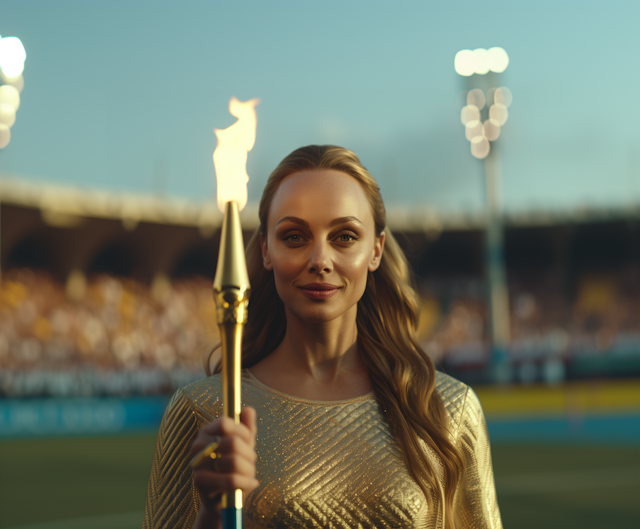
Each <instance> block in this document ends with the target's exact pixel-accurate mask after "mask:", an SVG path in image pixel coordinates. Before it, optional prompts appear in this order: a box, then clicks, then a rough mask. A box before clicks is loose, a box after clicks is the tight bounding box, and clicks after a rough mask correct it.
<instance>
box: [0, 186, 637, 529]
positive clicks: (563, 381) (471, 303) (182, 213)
mask: <svg viewBox="0 0 640 529" xmlns="http://www.w3.org/2000/svg"><path fill="white" fill-rule="evenodd" d="M0 197H2V198H1V200H2V202H1V204H0V207H1V212H2V216H1V222H2V275H3V279H2V284H1V285H2V286H1V288H0V302H1V305H0V312H1V314H2V319H1V321H2V324H1V325H2V328H1V331H2V334H1V335H0V340H1V341H0V366H1V367H2V370H1V371H0V411H1V412H2V413H0V427H1V428H0V431H1V432H2V436H3V437H4V443H5V445H6V444H7V443H17V444H16V445H15V448H17V449H18V450H19V451H25V452H21V453H23V454H24V455H23V457H27V455H26V454H27V452H26V451H28V450H29V446H30V445H34V446H39V445H38V444H37V443H38V441H37V439H38V438H45V439H50V440H48V441H46V446H51V447H55V448H52V449H55V451H56V453H57V452H59V451H62V452H66V451H68V450H71V452H70V453H69V456H68V457H72V456H71V454H72V453H73V454H74V457H75V455H76V454H77V452H76V451H78V450H79V451H80V453H84V452H83V451H84V450H88V452H87V453H86V454H85V455H82V456H81V460H82V461H84V463H82V464H87V465H89V466H91V465H93V463H90V460H91V455H90V454H91V450H90V449H89V448H88V447H89V444H91V445H93V444H95V448H93V450H100V451H101V452H104V453H107V454H109V453H111V451H112V450H113V451H114V452H113V454H114V455H113V456H108V457H113V458H116V459H114V461H113V462H114V464H115V465H116V467H118V465H122V464H124V461H121V460H117V457H116V454H117V453H119V452H120V451H124V452H126V453H128V454H130V457H131V460H130V461H129V463H128V464H127V467H126V468H127V471H126V475H129V474H130V475H131V479H133V480H134V482H136V483H138V485H139V487H138V489H137V490H136V491H135V494H134V493H133V491H131V494H132V496H131V498H138V501H142V500H143V498H144V488H143V485H144V483H145V482H146V476H147V474H146V473H147V472H148V456H149V454H150V452H149V451H150V450H151V447H152V446H153V438H154V435H153V433H149V434H147V433H145V432H149V431H150V432H153V430H154V429H155V428H157V425H158V423H159V420H160V418H161V416H162V413H163V410H164V405H165V404H166V399H167V398H168V396H169V395H170V394H171V393H172V392H173V391H175V390H176V389H177V388H179V387H181V386H183V385H185V384H186V383H188V382H190V381H193V380H196V379H198V378H201V377H202V376H203V368H202V361H203V357H204V355H205V354H206V353H207V352H208V351H209V350H210V348H211V347H212V346H213V345H214V344H215V343H216V342H217V340H218V331H217V326H216V325H215V305H214V303H213V298H212V291H211V281H212V279H213V273H214V270H215V265H216V261H217V253H218V246H219V239H220V223H221V215H220V214H219V213H218V212H217V209H214V208H213V207H212V204H211V203H206V202H203V203H189V202H187V201H178V200H170V199H162V198H158V197H152V196H151V197H148V196H147V197H145V196H135V195H115V194H108V193H104V192H97V191H84V190H81V189H77V188H69V187H60V186H55V185H51V184H44V183H42V184H33V183H28V182H25V181H20V180H18V179H15V178H10V177H9V178H7V176H6V175H5V176H4V177H3V179H2V180H1V181H0ZM256 211H257V208H256V206H255V205H253V206H251V205H249V206H248V207H247V208H246V209H245V210H244V211H243V217H242V221H243V227H244V228H245V229H246V232H245V239H246V238H247V237H248V236H249V235H250V234H251V232H252V230H253V229H255V227H256V225H257V214H256ZM639 221H640V208H629V209H628V210H623V209H615V210H594V211H565V212H557V211H556V212H548V211H537V212H527V213H521V214H520V215H518V216H511V217H507V218H506V219H505V224H506V230H505V231H506V237H505V240H506V244H505V258H506V267H507V278H508V285H509V298H510V308H511V309H510V312H511V314H510V319H511V335H512V341H511V343H510V346H509V351H508V365H509V367H510V370H509V372H510V377H511V378H510V380H508V381H507V382H508V383H507V384H505V383H504V381H503V384H501V385H499V386H494V385H492V384H491V382H492V380H491V377H490V374H489V371H488V369H487V368H488V365H489V363H490V356H491V354H490V353H491V345H490V331H489V329H488V327H489V322H488V312H489V311H488V307H487V305H486V301H485V300H486V292H485V290H484V289H485V286H484V285H485V282H484V273H485V272H484V259H483V240H484V233H483V230H484V224H483V219H482V218H478V217H455V216H449V217H442V216H435V215H432V214H429V212H428V211H424V210H419V209H416V210H415V211H407V210H406V209H396V210H394V209H393V208H390V211H389V226H390V227H391V229H392V230H393V231H394V233H395V234H396V236H397V238H398V240H399V241H400V242H401V244H402V245H403V247H404V250H405V252H406V254H407V255H408V257H409V259H410V261H411V265H412V267H413V270H414V273H415V281H416V284H417V286H418V288H419V292H420V295H421V299H422V301H421V322H420V329H419V332H420V339H421V341H422V345H423V346H424V347H425V349H426V350H427V351H428V352H429V353H430V354H431V355H432V356H433V358H434V360H435V361H436V362H437V364H438V365H440V366H441V369H443V370H444V371H445V372H447V373H451V374H454V375H455V376H456V377H458V378H460V379H462V380H465V381H467V382H469V383H471V384H472V385H473V387H474V388H475V389H476V391H477V393H478V394H479V396H480V398H481V401H482V403H483V406H484V408H485V413H486V414H487V418H488V420H489V428H490V432H491V435H492V439H493V441H494V443H499V446H500V449H499V450H498V451H497V452H496V454H495V455H494V457H496V461H495V463H494V464H495V465H496V473H497V476H498V477H497V478H496V479H497V483H498V491H499V494H501V495H504V499H502V500H501V506H502V510H503V516H504V518H505V519H506V520H509V519H510V517H511V518H512V519H514V520H519V521H520V523H519V525H518V527H535V526H537V524H539V523H543V518H544V517H542V518H540V517H538V518H536V517H534V518H532V519H531V520H530V525H527V524H525V523H523V522H522V520H521V512H522V508H523V507H522V502H523V501H525V498H526V497H527V496H529V495H532V494H533V495H540V494H547V493H548V490H547V489H546V485H545V486H544V487H543V486H542V484H540V485H536V483H537V482H536V471H537V470H538V468H537V467H536V466H535V465H533V466H527V465H525V468H518V467H519V466H521V465H522V463H519V462H518V454H519V453H520V452H521V450H522V443H524V446H528V448H527V449H528V450H533V452H534V454H535V456H532V457H533V459H532V461H534V460H535V457H538V458H540V460H545V461H548V464H549V465H550V468H554V469H555V468H563V469H564V470H563V471H561V472H557V474H558V479H559V480H560V481H559V483H565V485H566V487H565V489H566V490H565V489H563V486H561V485H559V486H558V491H557V493H558V494H560V496H562V495H564V496H567V497H572V496H571V495H572V494H573V495H575V494H578V492H576V491H575V490H578V489H579V490H580V491H581V492H580V493H581V494H587V496H588V495H589V494H594V493H595V490H596V489H597V490H600V487H599V486H598V487H596V486H595V485H594V481H593V480H599V482H601V484H602V482H604V483H605V485H604V486H605V487H608V486H611V485H612V484H614V483H619V482H620V480H622V483H628V484H629V485H632V486H631V488H629V489H627V490H629V491H630V492H629V494H631V495H632V496H633V495H634V493H633V492H632V491H633V490H634V489H633V487H634V486H636V484H637V468H638V467H637V466H634V465H637V464H638V462H637V461H638V459H637V449H636V448H635V445H636V443H637V442H638V440H639V439H640V428H639V426H640V425H639V422H638V421H639V416H638V409H640V389H639V387H640V385H639V384H638V377H640V320H639V319H638V318H637V314H638V312H639V311H640V232H639V231H638V228H639ZM114 434H117V435H118V437H116V438H114V437H112V436H113V435H114ZM87 435H90V436H91V438H92V439H95V440H94V441H92V442H91V443H89V444H87V442H86V441H83V439H86V437H85V436H87ZM104 435H107V436H109V437H103V436H104ZM123 435H124V437H122V436H123ZM52 436H53V437H52ZM69 436H71V437H69ZM96 436H97V437H96ZM12 439H13V441H12ZM22 440H25V441H22ZM532 442H535V443H536V444H535V445H531V446H529V445H527V443H529V444H530V443H532ZM514 443H515V444H514ZM612 443H613V446H615V448H612V449H604V448H601V447H600V446H601V445H602V444H604V445H605V446H607V445H611V444H612ZM118 447H120V448H118ZM145 450H146V451H147V453H146V454H145V457H143V458H142V459H143V461H144V464H140V462H139V459H136V456H135V454H138V455H139V454H140V453H142V452H144V451H145ZM550 451H551V453H553V456H551V458H550V459H549V457H550V455H549V454H550ZM45 453H46V451H45ZM603 454H605V455H604V459H603V458H602V455H603ZM585 457H597V458H598V461H599V463H598V465H600V463H602V466H604V470H603V471H602V472H604V474H602V472H599V471H598V470H597V469H596V470H595V471H592V472H589V471H584V470H580V468H581V461H582V460H583V458H585ZM87 458H88V459H87ZM19 459H21V458H19ZM63 461H64V459H63ZM133 461H135V462H136V463H135V464H133ZM629 461H636V462H635V463H633V464H632V466H631V467H629V466H628V464H629ZM5 463H6V465H8V470H9V472H10V473H11V475H12V476H15V478H16V479H24V478H19V475H18V474H17V472H18V470H19V467H14V466H13V465H12V464H10V462H5ZM56 465H62V461H58V462H57V463H56ZM514 465H515V466H516V468H518V472H519V473H520V474H522V473H524V474H525V476H526V477H525V478H523V477H522V476H513V477H509V474H510V473H511V469H512V467H513V466H514ZM73 469H76V470H73ZM612 469H613V470H612ZM501 470H502V471H504V472H505V473H506V474H507V476H506V477H505V478H504V479H502V480H501V479H500V478H501V474H500V472H501ZM57 471H59V472H62V469H58V470H57ZM57 471H56V472H57ZM68 471H69V470H68V469H66V470H65V472H68ZM96 471H97V472H99V474H100V475H101V476H102V475H103V474H104V473H103V470H96ZM73 472H80V467H79V466H77V465H74V466H73V467H72V473H73ZM111 474H113V477H112V478H110V479H114V480H115V479H117V478H116V476H115V474H114V472H113V469H112V471H111V472H110V475H111ZM601 474H602V475H601ZM602 480H604V481H602ZM72 482H73V479H71V477H70V479H69V483H72ZM577 482H580V485H579V486H578V489H576V483H577ZM590 482H591V483H592V485H591V486H589V483H590ZM607 483H608V485H607ZM69 486H71V485H69ZM106 486H108V485H105V487H106ZM536 487H537V488H536ZM583 488H584V490H582V489H583ZM574 489H575V490H574ZM105 490H106V489H105ZM616 490H617V489H615V488H613V489H611V491H612V492H611V493H612V494H614V491H616ZM518 491H519V492H518ZM69 494H72V492H71V491H69ZM73 494H81V491H75V492H73ZM598 494H599V496H598V497H602V491H601V490H600V492H599V493H598ZM615 494H616V495H617V494H618V493H617V492H615ZM108 496H110V494H108ZM536 497H539V496H536ZM542 498H546V496H543V497H542ZM549 500H550V501H551V496H549ZM127 501H128V503H127V502H125V503H127V504H128V505H130V507H129V509H124V508H123V507H122V498H120V499H119V500H116V497H114V499H113V502H112V503H113V507H112V511H111V512H114V513H116V514H113V515H107V516H106V517H105V516H99V517H97V518H95V517H92V516H91V515H92V514H93V513H95V512H102V511H101V510H100V509H98V510H97V511H96V507H92V506H93V502H91V501H88V502H87V503H86V509H85V511H83V512H81V513H77V514H76V516H77V515H81V514H85V515H87V516H88V517H86V518H83V517H80V518H79V519H78V521H77V523H78V524H88V525H86V526H87V527H89V526H91V527H102V525H99V524H101V523H106V524H107V525H108V524H114V526H121V527H129V526H132V527H133V526H135V525H136V524H137V523H139V519H140V516H141V511H140V505H141V504H140V503H135V502H134V501H132V500H131V499H130V500H127ZM617 501H622V500H620V497H618V500H617ZM51 509H53V512H59V514H58V515H57V518H62V519H64V518H66V517H70V516H69V513H68V510H65V508H64V506H62V505H58V506H57V507H55V506H52V507H51ZM56 509H58V511H56ZM123 511H124V512H125V514H121V513H122V512H123ZM128 511H131V512H128ZM10 512H14V514H12V515H8V516H7V517H6V522H4V523H5V526H6V527H13V526H17V525H16V524H17V523H18V522H19V521H21V520H22V519H21V517H20V516H21V515H19V512H20V511H19V510H18V511H12V510H10ZM602 512H604V513H606V512H607V510H606V508H603V511H602ZM625 512H627V511H625V510H624V509H622V510H621V511H619V513H618V514H619V517H620V520H621V522H624V521H625V520H628V519H629V518H628V517H629V516H630V514H625ZM49 516H51V515H50V514H47V516H46V517H44V516H43V517H36V518H34V519H33V520H34V521H38V520H46V519H49ZM572 516H576V513H575V512H574V513H573V514H572ZM603 516H604V515H603ZM609 517H610V513H609V514H606V518H607V519H609ZM55 518H56V517H54V519H55ZM596 520H600V521H601V518H596ZM593 521H594V519H593V517H590V519H589V520H586V519H585V520H584V525H583V526H584V527H589V525H588V524H589V523H593ZM600 521H598V522H597V523H600ZM64 523H65V524H69V523H75V522H69V520H66V521H65V522H64ZM7 524H8V525H7ZM96 524H97V525H96ZM67 526H68V527H76V525H67ZM80 526H81V525H77V527H80ZM105 526H106V525H105ZM593 526H594V527H595V525H593ZM29 527H31V526H29ZM33 527H40V526H38V525H34V526H33ZM42 527H45V525H42ZM46 527H57V526H55V525H46Z"/></svg>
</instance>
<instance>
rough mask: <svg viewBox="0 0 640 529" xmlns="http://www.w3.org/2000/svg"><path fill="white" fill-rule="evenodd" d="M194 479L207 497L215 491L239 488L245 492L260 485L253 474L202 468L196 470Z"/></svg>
mask: <svg viewBox="0 0 640 529" xmlns="http://www.w3.org/2000/svg"><path fill="white" fill-rule="evenodd" d="M194 481H195V484H196V486H197V487H198V489H200V491H201V493H203V492H205V491H206V496H207V497H211V495H212V494H215V493H216V492H226V491H229V490H235V489H240V490H242V491H243V492H244V493H245V494H246V493H249V492H251V491H252V490H254V489H256V488H258V486H259V485H260V482H259V481H258V480H257V479H256V478H254V477H253V476H246V475H244V474H238V473H231V474H223V473H222V472H214V471H212V470H208V469H204V468H198V469H197V470H196V472H195V475H194Z"/></svg>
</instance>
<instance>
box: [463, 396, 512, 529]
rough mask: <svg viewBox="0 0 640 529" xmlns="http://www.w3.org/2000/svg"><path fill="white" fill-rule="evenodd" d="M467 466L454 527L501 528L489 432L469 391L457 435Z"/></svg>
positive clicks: (470, 528) (477, 402) (468, 528)
mask: <svg viewBox="0 0 640 529" xmlns="http://www.w3.org/2000/svg"><path fill="white" fill-rule="evenodd" d="M457 444H458V448H459V449H460V450H461V451H462V454H463V457H464V459H465V463H466V471H465V475H464V478H463V482H462V483H461V486H460V487H459V489H458V491H457V493H456V497H455V510H456V518H457V526H459V527H464V528H465V529H502V521H501V519H500V510H499V508H498V500H497V497H496V487H495V483H494V479H493V467H492V464H491V447H490V445H489V433H488V431H487V424H486V422H485V419H484V413H483V412H482V407H481V405H480V401H479V400H478V397H477V395H476V394H475V392H474V391H473V390H472V389H471V388H468V389H467V392H466V395H465V400H464V405H463V407H462V413H461V416H460V425H459V428H458V436H457Z"/></svg>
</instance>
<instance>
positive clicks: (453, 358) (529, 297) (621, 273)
mask: <svg viewBox="0 0 640 529" xmlns="http://www.w3.org/2000/svg"><path fill="white" fill-rule="evenodd" d="M514 275H515V274H514ZM568 283H569V282H568V281H567V280H566V278H565V277H563V276H560V275H557V274H556V275H554V274H548V275H546V276H545V275H544V274H537V275H536V277H534V278H531V277H518V276H517V275H516V276H515V277H511V278H510V280H509V297H510V300H509V305H510V322H509V324H510V325H509V327H510V341H509V344H508V346H507V351H506V353H507V354H506V363H507V365H509V366H511V367H512V375H511V378H512V379H513V380H515V381H519V382H536V381H545V380H546V381H550V382H557V381H560V380H562V379H564V378H565V377H566V376H567V374H568V371H567V370H568V369H569V372H571V373H573V374H575V375H576V376H578V375H580V374H584V375H587V374H589V373H591V374H600V375H603V376H607V375H618V374H625V373H622V372H619V371H621V370H624V369H631V370H634V369H635V370H636V371H638V372H637V373H635V374H636V375H640V270H639V269H638V267H634V266H628V267H624V268H621V269H620V270H616V271H612V272H610V273H600V274H586V275H584V276H583V277H581V278H579V279H578V280H577V281H573V282H571V283H569V284H570V285H571V286H570V287H567V284H568ZM456 288H457V289H458V292H454V294H453V296H452V295H451V290H449V295H448V296H447V294H446V293H443V291H442V288H440V289H439V290H438V289H437V288H429V285H425V287H424V288H423V310H422V321H421V324H422V327H423V329H422V335H421V339H422V340H421V341H422V343H423V345H424V347H425V348H426V350H427V351H428V352H429V354H430V355H431V356H432V358H434V359H435V360H437V361H439V362H440V363H441V364H442V365H443V366H444V367H445V368H447V367H448V368H450V369H456V370H459V369H463V370H464V369H478V368H481V367H484V366H486V365H487V363H488V362H489V356H490V354H491V347H490V334H491V331H490V322H489V310H488V307H487V305H486V303H485V302H484V299H485V296H484V286H483V284H482V282H474V281H471V282H469V283H468V284H467V285H464V283H462V285H461V284H460V283H459V282H458V285H457V287H456ZM434 291H436V292H438V294H439V295H438V296H437V297H436V296H434V295H433V292H434ZM445 291H446V288H445ZM447 298H448V300H447ZM443 299H444V300H445V302H444V303H442V301H441V300H443ZM631 374H633V373H631Z"/></svg>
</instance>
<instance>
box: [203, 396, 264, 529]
mask: <svg viewBox="0 0 640 529" xmlns="http://www.w3.org/2000/svg"><path fill="white" fill-rule="evenodd" d="M256 432H257V426H256V412H255V410H254V409H253V408H248V407H247V408H245V409H243V410H242V413H240V424H236V423H235V422H234V421H233V420H232V419H230V418H229V417H220V418H219V419H218V420H216V421H214V422H212V423H209V424H207V425H206V426H203V427H202V428H201V429H200V431H199V432H198V435H197V436H196V438H195V440H194V442H193V445H192V447H191V454H192V455H194V456H195V455H196V454H197V453H198V452H200V451H201V450H203V449H204V448H206V447H207V446H209V445H210V444H211V443H213V442H217V443H218V444H219V447H218V448H217V449H216V450H215V454H216V457H215V459H211V458H210V457H206V458H204V459H203V461H202V462H201V463H200V464H199V465H198V466H197V467H196V470H195V476H194V480H195V484H196V487H197V488H198V492H199V493H200V499H201V500H202V507H201V508H200V512H199V513H198V519H197V521H196V523H195V525H194V528H199V527H219V526H220V520H221V511H220V500H221V497H222V494H223V493H224V492H232V491H234V490H235V489H241V490H242V492H243V493H244V494H243V496H244V497H245V498H246V497H247V495H248V494H249V493H250V492H251V491H253V490H254V489H256V488H257V487H258V486H259V485H260V483H259V482H258V480H257V479H256V477H255V476H256V452H255V445H256Z"/></svg>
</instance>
